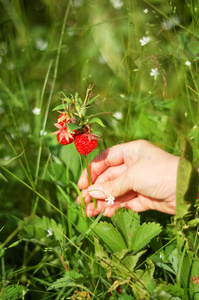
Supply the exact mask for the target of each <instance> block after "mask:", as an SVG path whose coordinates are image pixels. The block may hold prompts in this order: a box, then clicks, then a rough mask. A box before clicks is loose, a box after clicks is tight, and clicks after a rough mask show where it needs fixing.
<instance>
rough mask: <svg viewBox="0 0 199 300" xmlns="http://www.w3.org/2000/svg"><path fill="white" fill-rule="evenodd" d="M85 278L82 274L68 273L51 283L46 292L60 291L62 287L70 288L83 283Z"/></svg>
mask: <svg viewBox="0 0 199 300" xmlns="http://www.w3.org/2000/svg"><path fill="white" fill-rule="evenodd" d="M84 280H85V278H84V276H83V275H82V274H79V273H77V272H75V271H70V272H68V273H67V275H65V276H64V277H62V278H59V279H57V280H56V281H55V282H53V283H52V284H51V285H50V286H49V287H48V289H47V290H48V291H49V290H52V289H60V288H63V287H67V286H71V284H72V285H74V284H75V283H76V284H79V283H82V282H84Z"/></svg>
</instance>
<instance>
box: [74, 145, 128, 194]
mask: <svg viewBox="0 0 199 300" xmlns="http://www.w3.org/2000/svg"><path fill="white" fill-rule="evenodd" d="M125 148H126V144H119V145H116V146H113V147H110V148H107V149H105V150H103V151H102V152H100V153H99V154H98V155H97V156H96V157H95V158H94V159H93V160H92V161H91V163H90V164H89V169H90V174H91V180H92V183H94V182H95V180H96V179H97V177H98V176H99V175H100V174H102V173H103V172H104V171H105V170H106V169H108V168H109V167H112V166H118V165H121V164H123V163H124V149H125ZM88 186H89V180H88V175H87V170H86V169H85V170H84V171H83V173H82V175H81V176H80V178H79V181H78V187H79V188H81V189H86V188H87V187H88Z"/></svg>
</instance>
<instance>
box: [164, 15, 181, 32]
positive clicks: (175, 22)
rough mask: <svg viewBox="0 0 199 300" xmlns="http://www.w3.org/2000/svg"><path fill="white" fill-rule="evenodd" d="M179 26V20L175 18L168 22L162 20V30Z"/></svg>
mask: <svg viewBox="0 0 199 300" xmlns="http://www.w3.org/2000/svg"><path fill="white" fill-rule="evenodd" d="M178 24H180V20H179V18H178V17H177V16H174V17H173V19H170V20H164V21H163V22H162V27H165V28H164V30H171V29H172V28H174V27H175V26H177V25H178Z"/></svg>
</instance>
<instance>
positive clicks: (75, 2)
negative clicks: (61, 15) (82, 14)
mask: <svg viewBox="0 0 199 300" xmlns="http://www.w3.org/2000/svg"><path fill="white" fill-rule="evenodd" d="M83 2H84V1H83V0H73V2H72V5H73V6H74V7H77V8H78V7H81V6H82V4H83Z"/></svg>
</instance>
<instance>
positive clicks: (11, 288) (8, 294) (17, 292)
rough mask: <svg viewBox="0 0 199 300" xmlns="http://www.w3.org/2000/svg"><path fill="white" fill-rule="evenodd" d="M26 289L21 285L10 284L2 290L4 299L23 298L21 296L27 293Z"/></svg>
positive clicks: (16, 299) (15, 299)
mask: <svg viewBox="0 0 199 300" xmlns="http://www.w3.org/2000/svg"><path fill="white" fill-rule="evenodd" d="M27 291H28V289H27V288H26V287H24V286H23V285H19V284H11V285H8V286H6V288H5V291H4V296H5V299H9V300H18V299H23V296H24V295H25V294H26V293H27Z"/></svg>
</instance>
